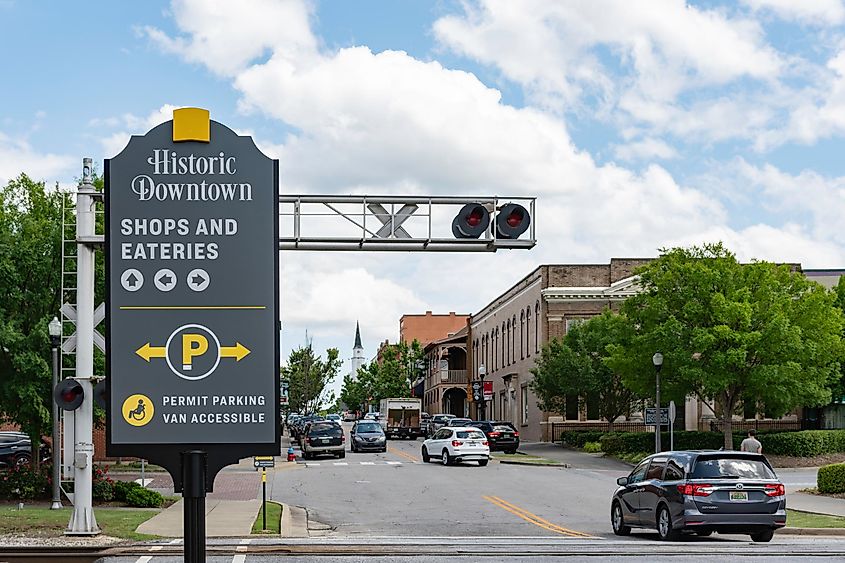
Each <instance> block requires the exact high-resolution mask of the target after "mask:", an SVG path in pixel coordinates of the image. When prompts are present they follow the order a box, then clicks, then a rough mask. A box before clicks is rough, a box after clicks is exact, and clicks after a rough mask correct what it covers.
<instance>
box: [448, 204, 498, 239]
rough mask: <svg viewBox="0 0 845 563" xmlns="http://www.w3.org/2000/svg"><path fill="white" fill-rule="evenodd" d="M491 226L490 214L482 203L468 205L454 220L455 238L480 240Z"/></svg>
mask: <svg viewBox="0 0 845 563" xmlns="http://www.w3.org/2000/svg"><path fill="white" fill-rule="evenodd" d="M489 226H490V212H489V211H487V208H486V207H484V206H483V205H481V204H480V203H467V204H466V205H464V206H463V207H462V208H461V210H460V212H458V215H457V216H456V217H455V218H454V219H452V234H453V235H455V238H478V237H480V236H481V235H483V234H484V231H486V230H487V227H489Z"/></svg>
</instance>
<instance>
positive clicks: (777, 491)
mask: <svg viewBox="0 0 845 563" xmlns="http://www.w3.org/2000/svg"><path fill="white" fill-rule="evenodd" d="M763 492H765V493H766V494H767V495H769V496H770V497H782V496H784V495H785V494H786V488H785V487H784V486H783V483H777V484H771V485H766V488H765V490H764V491H763Z"/></svg>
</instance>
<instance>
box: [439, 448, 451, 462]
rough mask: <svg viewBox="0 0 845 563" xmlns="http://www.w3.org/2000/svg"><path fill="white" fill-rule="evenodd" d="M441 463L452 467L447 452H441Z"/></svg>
mask: <svg viewBox="0 0 845 563" xmlns="http://www.w3.org/2000/svg"><path fill="white" fill-rule="evenodd" d="M441 461H442V462H443V465H452V456H450V455H449V450H445V449H444V450H443V454H442V456H441Z"/></svg>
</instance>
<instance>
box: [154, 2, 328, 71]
mask: <svg viewBox="0 0 845 563" xmlns="http://www.w3.org/2000/svg"><path fill="white" fill-rule="evenodd" d="M171 10H172V12H173V18H174V20H175V22H176V24H177V25H178V26H179V28H180V30H181V31H182V32H183V33H184V34H185V36H177V37H170V36H169V35H167V34H166V33H165V32H163V31H161V30H160V29H157V28H154V27H149V26H147V27H143V28H141V29H140V31H141V33H142V34H144V35H146V36H147V37H149V38H150V39H151V40H152V41H153V43H155V44H156V45H158V46H159V47H160V48H161V49H162V50H164V51H166V52H170V53H175V54H178V55H180V56H181V57H183V58H184V59H185V60H187V61H190V62H196V63H201V64H204V65H205V66H207V67H208V68H209V69H211V70H212V71H213V72H215V73H217V74H219V75H223V76H232V75H234V74H236V73H237V72H239V71H240V70H242V69H243V68H245V67H246V66H248V65H249V63H251V62H252V61H254V60H256V59H258V58H260V57H262V56H265V55H266V54H267V53H272V52H276V53H285V54H286V56H288V57H290V58H294V59H299V60H302V59H304V58H308V57H310V56H313V55H314V54H316V49H317V42H316V40H315V38H314V36H313V35H312V33H311V28H310V25H309V18H310V17H311V11H312V8H311V3H310V2H306V1H301V0H289V1H284V0H282V1H279V0H239V1H238V2H226V1H217V2H207V1H205V0H176V1H174V2H173V4H172V8H171Z"/></svg>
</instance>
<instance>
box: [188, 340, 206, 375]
mask: <svg viewBox="0 0 845 563" xmlns="http://www.w3.org/2000/svg"><path fill="white" fill-rule="evenodd" d="M207 351H208V338H206V337H205V336H203V335H202V334H183V335H182V369H183V370H185V371H190V370H191V368H192V367H193V363H194V358H195V357H197V356H202V355H203V354H205V353H206V352H207Z"/></svg>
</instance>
